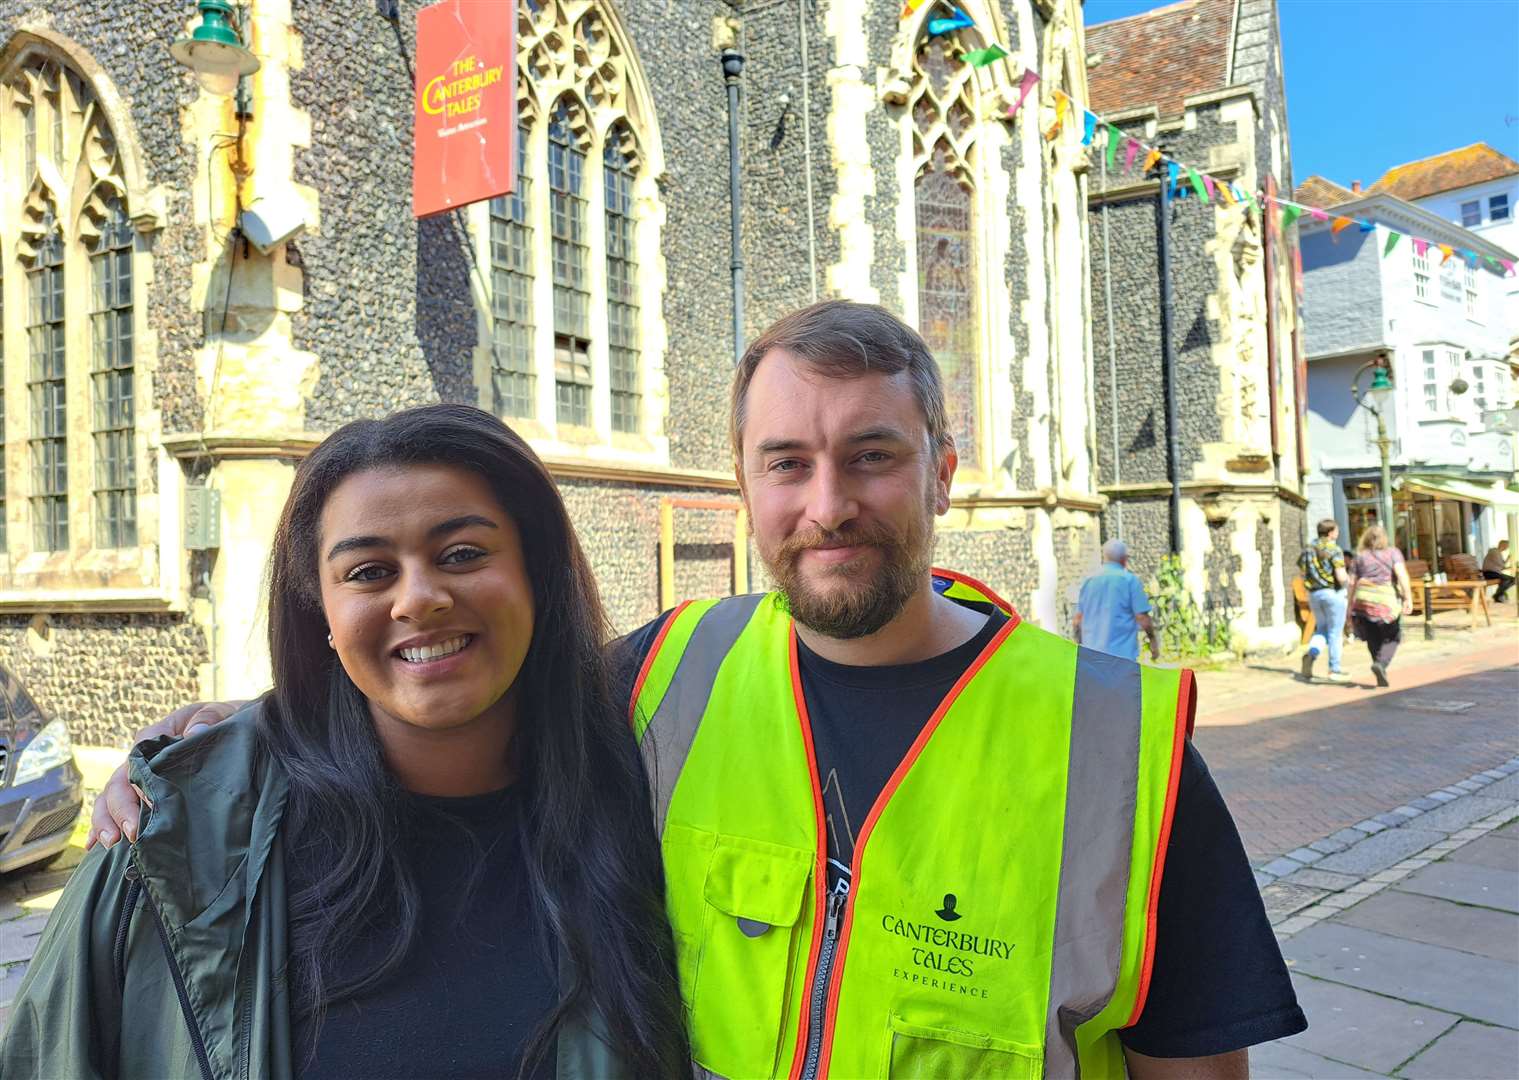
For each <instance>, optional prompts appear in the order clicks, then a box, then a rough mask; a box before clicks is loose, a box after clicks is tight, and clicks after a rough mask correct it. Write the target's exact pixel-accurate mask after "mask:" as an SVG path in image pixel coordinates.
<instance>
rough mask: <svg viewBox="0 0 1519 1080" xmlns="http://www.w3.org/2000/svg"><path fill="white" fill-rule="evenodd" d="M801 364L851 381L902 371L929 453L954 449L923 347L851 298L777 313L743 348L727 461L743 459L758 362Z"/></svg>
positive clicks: (906, 330) (912, 334)
mask: <svg viewBox="0 0 1519 1080" xmlns="http://www.w3.org/2000/svg"><path fill="white" fill-rule="evenodd" d="M775 349H784V350H785V351H786V352H788V353H790V354H791V355H793V356H795V357H797V358H798V359H800V360H802V361H805V362H806V363H807V365H808V366H809V367H811V368H812V369H813V370H814V371H816V372H817V373H818V374H820V375H822V376H823V377H824V378H828V379H857V378H859V377H860V376H861V375H866V374H869V373H871V372H881V373H882V374H884V375H896V374H898V373H899V372H903V371H905V372H907V375H908V381H909V382H911V383H912V391H913V397H915V398H917V401H918V408H919V409H921V410H922V412H923V420H924V423H925V424H926V425H927V427H928V439H929V443H930V444H931V445H932V446H933V447H934V449H935V451H941V450H944V449H948V448H950V447H952V446H954V438H953V436H951V435H950V432H949V417H948V414H947V413H946V411H945V408H944V384H943V383H942V382H941V381H940V378H939V365H938V364H937V363H936V362H935V361H934V356H933V353H932V352H930V351H929V348H928V343H927V342H925V341H924V340H923V338H922V337H921V336H919V334H918V332H917V331H916V330H914V329H913V328H912V327H910V326H908V325H907V324H906V323H905V322H903V321H902V320H901V319H899V318H897V317H896V316H895V315H893V314H892V313H891V312H889V311H887V310H886V309H885V308H883V307H880V306H878V305H876V304H858V303H855V302H854V301H851V300H824V301H821V302H820V303H816V304H812V305H811V306H809V307H804V308H802V309H801V310H800V311H793V312H792V313H791V314H790V315H783V316H782V317H781V318H779V319H777V320H776V321H775V322H773V323H771V324H770V326H769V328H768V329H767V330H766V331H765V332H764V333H763V334H761V335H760V336H759V337H757V338H755V339H754V341H753V343H752V344H750V346H749V347H748V348H747V349H745V350H744V355H743V359H741V360H740V361H739V364H738V371H737V372H735V374H734V376H733V395H732V399H731V402H730V406H729V410H728V431H729V435H730V437H731V438H732V440H733V460H734V461H741V460H742V459H743V443H742V437H743V431H744V420H745V416H746V412H745V410H746V403H747V399H748V394H749V384H750V383H751V382H753V381H754V373H755V371H756V370H757V369H758V368H759V365H760V362H761V361H762V360H764V359H765V357H766V356H768V355H769V354H770V353H771V352H772V351H773V350H775Z"/></svg>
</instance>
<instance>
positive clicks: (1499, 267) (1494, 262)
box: [1482, 255, 1503, 274]
mask: <svg viewBox="0 0 1519 1080" xmlns="http://www.w3.org/2000/svg"><path fill="white" fill-rule="evenodd" d="M1482 257H1483V258H1484V259H1486V260H1487V265H1488V266H1491V267H1492V268H1493V269H1494V270H1496V271H1498V272H1499V273H1500V274H1501V273H1502V272H1503V264H1502V263H1501V262H1499V261H1498V260H1497V259H1495V258H1493V257H1492V256H1491V255H1484V256H1482Z"/></svg>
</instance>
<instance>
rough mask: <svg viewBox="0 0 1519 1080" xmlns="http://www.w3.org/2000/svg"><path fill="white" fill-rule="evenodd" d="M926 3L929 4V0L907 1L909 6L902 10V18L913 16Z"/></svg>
mask: <svg viewBox="0 0 1519 1080" xmlns="http://www.w3.org/2000/svg"><path fill="white" fill-rule="evenodd" d="M926 3H928V0H907V6H906V7H904V8H903V9H902V15H901V17H902V18H904V19H905V18H907V16H909V15H911V14H912V13H913V12H914V11H917V10H918V9H919V8H920V7H922V6H923V5H924V4H926Z"/></svg>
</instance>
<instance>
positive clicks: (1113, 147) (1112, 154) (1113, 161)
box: [1108, 124, 1123, 172]
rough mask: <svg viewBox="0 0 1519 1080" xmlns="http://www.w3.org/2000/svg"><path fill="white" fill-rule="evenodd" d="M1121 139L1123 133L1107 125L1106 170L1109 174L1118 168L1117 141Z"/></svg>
mask: <svg viewBox="0 0 1519 1080" xmlns="http://www.w3.org/2000/svg"><path fill="white" fill-rule="evenodd" d="M1121 138H1123V132H1121V131H1119V130H1118V129H1117V128H1116V127H1114V126H1113V125H1112V124H1109V125H1108V170H1109V171H1110V172H1111V171H1112V170H1113V169H1115V168H1117V167H1118V140H1119V139H1121Z"/></svg>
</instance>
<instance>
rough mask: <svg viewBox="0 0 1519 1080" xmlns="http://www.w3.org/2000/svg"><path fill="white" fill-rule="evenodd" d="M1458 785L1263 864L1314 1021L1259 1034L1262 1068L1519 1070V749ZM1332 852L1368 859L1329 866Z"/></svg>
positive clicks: (1438, 1075)
mask: <svg viewBox="0 0 1519 1080" xmlns="http://www.w3.org/2000/svg"><path fill="white" fill-rule="evenodd" d="M1479 776H1480V779H1479ZM1456 789H1457V790H1459V791H1460V792H1461V794H1458V795H1455V796H1453V797H1451V798H1448V799H1443V800H1433V799H1432V800H1431V803H1432V806H1433V809H1430V810H1423V809H1419V812H1418V813H1416V814H1414V815H1412V816H1409V815H1400V816H1401V818H1402V822H1403V823H1402V824H1398V825H1394V826H1391V827H1384V828H1380V829H1376V830H1375V831H1370V830H1359V829H1358V830H1357V831H1358V832H1360V834H1361V837H1360V839H1358V840H1357V839H1354V838H1353V837H1351V836H1349V835H1348V834H1342V835H1340V837H1339V840H1338V842H1339V843H1346V844H1347V846H1345V847H1344V848H1342V849H1341V850H1340V851H1338V852H1337V853H1336V854H1334V855H1331V856H1326V857H1324V858H1321V859H1315V860H1312V864H1311V865H1307V864H1302V863H1300V864H1299V867H1298V868H1297V869H1293V870H1288V872H1287V873H1285V874H1282V875H1280V876H1276V875H1272V874H1271V873H1270V871H1269V870H1268V871H1262V870H1258V871H1257V876H1258V877H1267V878H1268V880H1266V883H1265V886H1264V888H1263V889H1262V895H1263V896H1264V897H1265V898H1266V901H1267V908H1268V911H1269V913H1270V915H1271V919H1272V922H1273V924H1274V926H1275V928H1276V932H1277V937H1278V938H1279V939H1280V940H1281V942H1282V952H1283V955H1284V956H1285V957H1286V958H1287V963H1288V967H1289V968H1290V969H1291V971H1292V978H1293V982H1294V984H1295V985H1296V987H1297V992H1298V999H1299V1001H1300V1003H1301V1004H1302V1006H1303V1011H1304V1012H1305V1013H1306V1014H1307V1016H1308V1023H1309V1027H1308V1030H1307V1031H1305V1032H1303V1033H1301V1034H1299V1035H1295V1036H1293V1037H1292V1038H1290V1039H1284V1040H1282V1041H1281V1042H1277V1043H1271V1044H1268V1045H1266V1046H1259V1047H1256V1048H1254V1049H1253V1050H1252V1051H1251V1055H1250V1060H1251V1072H1252V1075H1254V1076H1256V1077H1264V1078H1272V1077H1284V1078H1285V1077H1313V1078H1316V1080H1323V1078H1330V1077H1398V1078H1404V1080H1424V1078H1429V1080H1485V1078H1489V1077H1491V1078H1498V1080H1513V1078H1514V1077H1516V1076H1519V758H1511V759H1509V760H1508V761H1505V762H1504V763H1503V764H1501V765H1499V766H1497V767H1496V768H1493V769H1488V770H1483V771H1482V773H1481V774H1474V775H1473V778H1472V783H1470V784H1468V785H1466V786H1464V787H1462V786H1459V785H1457V786H1456ZM1436 815H1438V816H1436ZM1389 838H1395V839H1396V842H1395V843H1391V842H1390V840H1389ZM1413 841H1417V842H1418V846H1414V845H1413V843H1412V842H1413ZM1309 846H1310V847H1311V845H1309ZM1341 856H1346V857H1348V858H1341ZM1331 858H1335V859H1339V860H1340V861H1339V863H1338V864H1337V865H1339V866H1340V867H1342V868H1346V867H1350V866H1356V867H1359V868H1361V869H1360V870H1358V871H1357V872H1343V869H1342V870H1338V871H1337V870H1324V869H1321V867H1324V866H1325V865H1326V864H1327V863H1328V862H1329V860H1330V859H1331ZM1389 859H1392V860H1393V861H1392V862H1391V863H1390V864H1388V860H1389ZM1274 861H1278V860H1274ZM1289 861H1296V860H1289ZM1383 864H1387V865H1383ZM1278 869H1285V867H1281V866H1279V867H1278Z"/></svg>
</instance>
